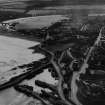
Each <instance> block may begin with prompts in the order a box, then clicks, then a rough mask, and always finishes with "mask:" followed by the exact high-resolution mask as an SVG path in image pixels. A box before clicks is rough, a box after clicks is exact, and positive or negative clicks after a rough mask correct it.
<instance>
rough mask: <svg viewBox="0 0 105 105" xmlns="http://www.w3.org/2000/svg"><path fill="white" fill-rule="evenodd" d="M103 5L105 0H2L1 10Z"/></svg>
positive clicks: (0, 2) (0, 0) (0, 3)
mask: <svg viewBox="0 0 105 105" xmlns="http://www.w3.org/2000/svg"><path fill="white" fill-rule="evenodd" d="M81 4H82V5H101V4H102V5H103V4H105V0H0V8H7V9H8V8H9V9H24V10H26V11H29V10H32V9H35V8H44V7H52V6H64V5H81Z"/></svg>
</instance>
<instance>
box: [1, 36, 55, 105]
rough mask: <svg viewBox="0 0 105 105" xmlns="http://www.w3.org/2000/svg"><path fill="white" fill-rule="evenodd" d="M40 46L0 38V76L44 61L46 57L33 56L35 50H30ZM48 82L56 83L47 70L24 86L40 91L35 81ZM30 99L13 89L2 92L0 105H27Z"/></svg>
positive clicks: (25, 41) (8, 38)
mask: <svg viewBox="0 0 105 105" xmlns="http://www.w3.org/2000/svg"><path fill="white" fill-rule="evenodd" d="M37 44H39V43H38V42H33V41H28V40H23V39H18V38H12V37H6V36H0V74H1V75H2V73H3V72H6V71H8V70H10V69H11V68H13V67H15V66H18V65H22V64H28V63H30V62H32V61H36V60H38V59H42V58H44V57H45V56H44V55H41V54H32V52H33V50H29V49H28V48H29V47H32V46H34V45H37ZM36 79H38V80H42V81H46V82H47V83H54V79H53V78H52V77H51V74H50V73H49V72H48V70H45V72H43V73H42V74H40V75H39V76H37V77H36V78H33V79H32V80H31V81H24V82H23V83H24V84H28V85H31V86H34V90H36V91H40V88H39V87H36V86H35V85H34V83H35V80H36ZM28 100H29V101H30V100H33V99H32V98H28V97H27V96H25V95H23V94H22V93H18V92H16V91H15V90H14V89H13V88H9V89H7V90H4V91H1V92H0V105H26V103H27V102H28Z"/></svg>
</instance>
